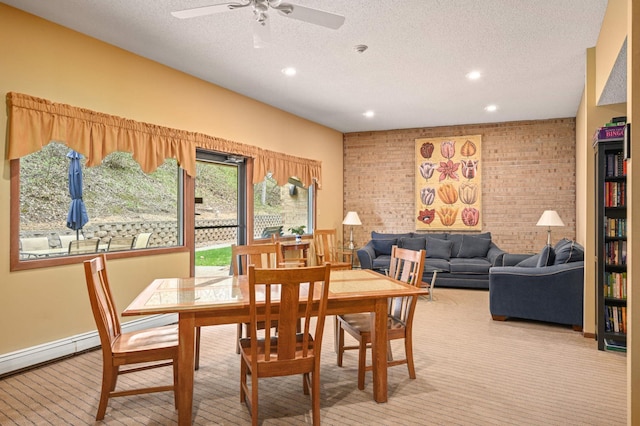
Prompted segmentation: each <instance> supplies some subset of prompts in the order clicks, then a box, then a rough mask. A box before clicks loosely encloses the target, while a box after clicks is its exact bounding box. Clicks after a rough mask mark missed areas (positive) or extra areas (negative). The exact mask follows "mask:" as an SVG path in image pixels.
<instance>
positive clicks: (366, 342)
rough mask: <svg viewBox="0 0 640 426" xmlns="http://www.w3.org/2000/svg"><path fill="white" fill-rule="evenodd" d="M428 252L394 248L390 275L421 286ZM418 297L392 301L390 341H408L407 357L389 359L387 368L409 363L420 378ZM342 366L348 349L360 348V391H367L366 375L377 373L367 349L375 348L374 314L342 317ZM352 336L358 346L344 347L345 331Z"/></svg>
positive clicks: (339, 327) (340, 335)
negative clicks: (417, 360)
mask: <svg viewBox="0 0 640 426" xmlns="http://www.w3.org/2000/svg"><path fill="white" fill-rule="evenodd" d="M425 256H426V252H425V250H420V251H416V250H409V249H402V248H398V247H397V246H393V247H392V250H391V265H390V268H389V274H388V275H389V276H390V277H392V278H394V279H396V280H398V281H402V282H403V283H409V284H411V285H414V286H420V283H421V282H422V271H423V268H424V259H425ZM416 302H417V297H415V296H411V297H395V298H393V299H389V310H388V313H387V316H388V318H387V324H388V330H387V339H388V340H389V341H391V340H395V339H404V351H405V358H404V359H400V360H393V359H392V357H391V356H388V357H387V358H388V359H387V365H388V366H389V367H390V366H394V365H401V364H407V368H408V370H409V378H411V379H415V378H416V371H415V368H414V365H413V341H412V335H411V333H412V324H413V314H414V312H415V309H416ZM337 320H338V362H337V364H338V366H340V367H342V356H343V354H344V351H345V350H348V349H358V389H360V390H362V389H364V376H365V372H366V371H371V370H373V367H372V366H370V365H366V361H367V348H370V347H371V315H370V314H345V315H338V316H337ZM345 331H346V332H347V333H349V334H350V335H351V336H352V337H353V338H354V339H356V340H357V341H358V345H357V346H345V345H344V332H345Z"/></svg>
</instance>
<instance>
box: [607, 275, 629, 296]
mask: <svg viewBox="0 0 640 426" xmlns="http://www.w3.org/2000/svg"><path fill="white" fill-rule="evenodd" d="M603 289H604V296H605V297H610V298H615V299H626V298H627V273H626V272H605V273H604V287H603Z"/></svg>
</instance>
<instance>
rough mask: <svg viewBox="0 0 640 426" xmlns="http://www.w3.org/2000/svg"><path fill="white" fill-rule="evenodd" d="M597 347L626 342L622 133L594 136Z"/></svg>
mask: <svg viewBox="0 0 640 426" xmlns="http://www.w3.org/2000/svg"><path fill="white" fill-rule="evenodd" d="M594 149H595V156H596V165H597V171H596V179H597V199H596V212H597V220H596V250H597V259H598V261H597V277H596V286H597V292H596V294H597V301H598V307H597V308H598V313H597V315H598V317H597V320H598V334H597V339H598V349H600V350H616V351H625V350H626V342H627V333H626V331H627V325H626V321H627V266H626V263H627V208H626V198H627V194H626V189H627V178H626V174H627V173H626V172H627V170H626V162H625V160H624V154H623V137H622V136H616V135H614V136H612V137H606V136H605V135H604V134H603V132H601V131H599V132H597V133H596V136H595V138H594Z"/></svg>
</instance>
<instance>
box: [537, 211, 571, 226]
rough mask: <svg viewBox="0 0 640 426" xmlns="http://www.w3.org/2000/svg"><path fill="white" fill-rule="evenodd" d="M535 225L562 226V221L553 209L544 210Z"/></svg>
mask: <svg viewBox="0 0 640 426" xmlns="http://www.w3.org/2000/svg"><path fill="white" fill-rule="evenodd" d="M536 226H564V222H562V219H560V216H559V215H558V212H556V211H555V210H545V211H544V212H543V213H542V216H540V219H539V220H538V223H536Z"/></svg>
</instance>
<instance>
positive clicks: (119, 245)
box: [107, 235, 135, 251]
mask: <svg viewBox="0 0 640 426" xmlns="http://www.w3.org/2000/svg"><path fill="white" fill-rule="evenodd" d="M134 239H135V237H134V236H132V235H131V236H126V237H111V239H110V240H109V244H108V245H107V251H120V250H131V249H132V248H133V241H134Z"/></svg>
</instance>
